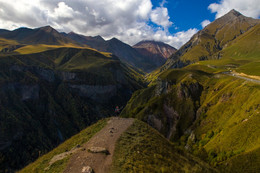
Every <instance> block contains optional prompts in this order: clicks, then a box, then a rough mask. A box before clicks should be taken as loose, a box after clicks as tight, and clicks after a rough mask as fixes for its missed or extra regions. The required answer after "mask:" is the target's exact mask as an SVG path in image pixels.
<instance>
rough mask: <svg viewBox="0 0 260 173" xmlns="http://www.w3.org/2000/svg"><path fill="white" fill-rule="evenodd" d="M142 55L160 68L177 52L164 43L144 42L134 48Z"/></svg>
mask: <svg viewBox="0 0 260 173" xmlns="http://www.w3.org/2000/svg"><path fill="white" fill-rule="evenodd" d="M133 48H135V49H136V50H137V51H138V52H139V53H140V54H141V55H143V56H147V57H150V59H152V60H153V61H154V62H156V64H158V66H161V65H163V64H164V63H165V62H166V60H167V59H168V58H169V57H170V56H171V55H172V54H173V53H175V52H176V51H177V50H176V49H175V48H174V47H172V46H170V45H168V44H165V43H163V42H158V41H151V40H144V41H141V42H139V43H137V44H135V45H134V46H133Z"/></svg>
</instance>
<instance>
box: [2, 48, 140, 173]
mask: <svg viewBox="0 0 260 173" xmlns="http://www.w3.org/2000/svg"><path fill="white" fill-rule="evenodd" d="M0 67H1V68H0V96H1V97H0V108H1V109H0V119H1V122H0V123H1V125H0V139H1V140H0V172H2V171H4V170H6V171H7V172H13V171H14V170H17V169H20V168H22V167H23V166H25V165H27V164H28V163H30V162H32V161H33V160H35V159H36V158H37V157H39V155H40V154H44V153H46V152H47V151H49V150H51V149H53V148H54V147H56V146H57V145H59V144H60V143H61V142H63V141H64V140H65V139H67V138H69V137H71V136H72V135H74V134H76V133H78V132H79V131H80V130H82V129H83V128H85V127H86V126H89V125H90V124H92V123H93V122H95V121H97V120H98V119H101V118H103V117H107V116H111V115H113V113H114V108H115V107H116V106H117V105H118V106H120V107H121V106H124V105H125V104H126V102H127V101H128V99H129V98H130V97H131V95H132V93H133V92H134V91H135V90H137V89H140V88H142V87H143V86H144V83H143V82H142V76H141V75H140V74H139V73H137V72H135V71H134V70H133V69H131V68H130V67H128V66H126V65H124V64H122V63H121V62H120V60H119V59H118V58H117V57H115V56H113V55H111V54H107V53H101V52H97V51H94V50H92V49H87V48H69V47H62V48H56V49H52V50H48V51H43V52H39V53H33V54H16V55H8V54H6V55H2V56H1V60H0Z"/></svg>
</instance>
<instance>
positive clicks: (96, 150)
mask: <svg viewBox="0 0 260 173" xmlns="http://www.w3.org/2000/svg"><path fill="white" fill-rule="evenodd" d="M88 151H89V152H91V153H104V154H107V155H108V154H109V151H108V150H107V149H106V148H103V147H90V148H89V149H88Z"/></svg>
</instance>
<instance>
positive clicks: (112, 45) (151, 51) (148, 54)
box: [67, 33, 176, 72]
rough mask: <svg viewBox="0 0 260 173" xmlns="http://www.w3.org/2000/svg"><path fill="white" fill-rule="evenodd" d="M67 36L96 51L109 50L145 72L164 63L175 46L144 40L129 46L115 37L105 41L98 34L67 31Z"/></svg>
mask: <svg viewBox="0 0 260 173" xmlns="http://www.w3.org/2000/svg"><path fill="white" fill-rule="evenodd" d="M67 37H69V38H70V39H73V40H74V41H76V42H79V43H81V44H85V45H88V46H89V47H92V48H95V49H97V50H98V51H103V52H111V53H113V54H114V55H116V56H118V57H119V59H120V60H121V61H123V62H125V63H127V64H130V65H131V66H133V67H136V68H139V69H141V70H143V71H145V72H151V71H152V70H154V69H156V68H158V67H159V66H161V65H162V64H164V63H165V61H166V60H165V59H167V58H168V57H169V56H170V55H171V54H172V53H173V52H175V51H176V49H175V48H173V47H171V46H169V45H167V44H164V43H162V42H154V41H146V42H140V43H138V44H136V45H135V46H133V47H131V46H130V45H128V44H125V43H123V42H122V41H120V40H118V39H116V38H112V39H111V40H107V41H105V40H104V39H103V38H102V37H100V36H96V37H87V36H83V35H79V34H75V33H69V34H68V35H67Z"/></svg>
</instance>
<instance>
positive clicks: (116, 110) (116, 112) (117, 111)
mask: <svg viewBox="0 0 260 173" xmlns="http://www.w3.org/2000/svg"><path fill="white" fill-rule="evenodd" d="M115 114H116V116H118V115H119V114H120V109H119V107H118V106H116V108H115Z"/></svg>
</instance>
